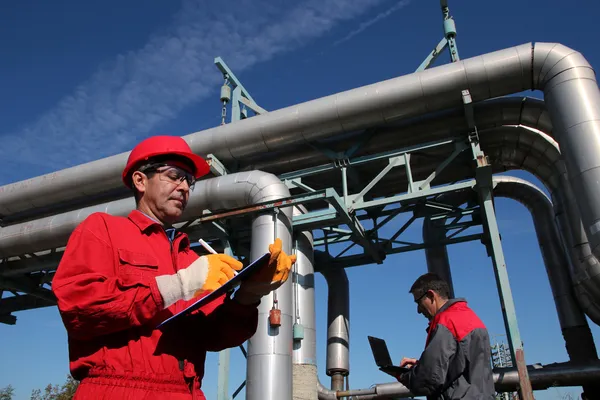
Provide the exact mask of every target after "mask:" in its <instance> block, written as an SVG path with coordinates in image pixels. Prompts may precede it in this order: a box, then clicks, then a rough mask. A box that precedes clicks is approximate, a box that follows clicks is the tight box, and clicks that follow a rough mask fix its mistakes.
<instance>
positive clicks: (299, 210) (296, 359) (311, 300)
mask: <svg viewBox="0 0 600 400" xmlns="http://www.w3.org/2000/svg"><path fill="white" fill-rule="evenodd" d="M304 213H306V208H305V207H303V206H297V207H294V215H299V214H304ZM293 240H294V249H295V254H296V256H297V257H298V259H297V261H296V264H295V265H294V272H293V274H292V277H291V278H292V285H293V293H294V303H293V304H294V323H297V324H299V325H300V326H301V327H302V328H303V333H304V335H303V337H302V338H301V339H300V338H296V339H294V342H293V353H292V362H293V365H292V370H293V399H294V400H317V387H318V375H317V329H316V317H315V269H314V252H313V236H312V233H311V232H309V231H303V232H294V239H293Z"/></svg>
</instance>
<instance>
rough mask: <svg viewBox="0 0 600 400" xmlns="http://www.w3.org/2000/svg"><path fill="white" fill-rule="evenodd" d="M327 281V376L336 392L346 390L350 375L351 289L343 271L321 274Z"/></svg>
mask: <svg viewBox="0 0 600 400" xmlns="http://www.w3.org/2000/svg"><path fill="white" fill-rule="evenodd" d="M321 273H322V274H323V276H324V277H325V280H326V281H327V286H328V288H329V292H328V294H327V358H326V360H327V361H326V363H327V364H326V372H327V375H328V376H331V387H332V389H334V390H342V389H343V388H344V377H345V376H347V375H348V374H349V373H350V289H349V283H348V276H347V275H346V271H345V270H344V269H342V268H335V269H326V268H324V269H323V270H322V272H321Z"/></svg>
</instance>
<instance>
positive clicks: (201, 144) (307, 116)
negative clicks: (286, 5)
mask: <svg viewBox="0 0 600 400" xmlns="http://www.w3.org/2000/svg"><path fill="white" fill-rule="evenodd" d="M465 89H468V90H469V91H470V95H471V97H472V100H473V101H474V102H478V101H481V100H485V99H489V98H493V97H499V96H503V95H507V94H511V93H517V92H521V91H523V90H526V89H541V90H543V91H544V94H545V98H546V101H547V103H548V109H549V110H550V117H551V119H552V122H553V125H554V127H555V129H556V131H557V138H558V141H559V142H560V143H561V145H562V146H563V147H564V155H565V159H566V160H567V164H568V165H569V178H570V179H571V180H572V182H573V187H574V188H575V189H576V191H575V198H576V201H577V204H578V205H579V208H580V209H581V214H582V221H583V225H584V229H585V232H586V233H587V235H588V237H589V238H590V242H591V243H592V249H593V250H594V253H595V254H596V255H597V254H598V253H600V247H599V246H600V206H599V205H598V204H600V203H599V202H598V200H599V198H597V197H600V193H598V191H597V190H596V188H595V186H594V184H593V183H594V182H596V181H597V180H598V178H599V177H598V176H597V174H600V168H598V167H599V166H600V160H599V159H598V158H597V157H595V156H594V154H598V153H600V141H599V140H596V139H597V135H599V133H598V132H600V127H599V126H598V124H600V118H598V116H600V91H599V90H598V87H597V84H596V79H595V76H594V71H593V70H592V68H591V67H590V65H589V63H588V62H587V61H586V60H585V58H584V57H583V56H582V55H581V54H580V53H578V52H576V51H574V50H571V49H569V48H567V47H565V46H562V45H560V44H548V43H536V44H535V45H533V44H531V43H528V44H524V45H520V46H516V47H512V48H508V49H504V50H500V51H495V52H492V53H488V54H484V55H480V56H477V57H473V58H470V59H465V60H463V61H459V62H455V63H451V64H447V65H443V66H439V67H436V68H431V69H428V70H425V71H421V72H418V73H413V74H410V75H406V76H402V77H398V78H394V79H390V80H387V81H384V82H379V83H376V84H372V85H368V86H365V87H361V88H357V89H353V90H349V91H346V92H342V93H338V94H335V95H332V96H327V97H324V98H321V99H317V100H313V101H309V102H306V103H302V104H299V105H296V106H291V107H287V108H284V109H281V110H277V111H273V112H270V113H267V114H263V115H259V116H256V117H253V118H248V119H246V120H243V121H240V122H238V123H235V124H228V125H223V126H220V127H216V128H212V129H208V130H205V131H202V132H198V133H194V134H191V135H188V136H186V139H187V140H188V142H189V143H190V144H191V146H192V148H193V150H194V151H195V152H197V153H199V154H202V155H206V154H207V153H213V154H216V155H217V156H218V157H219V159H221V160H224V161H228V160H233V159H235V160H242V159H243V158H244V157H248V156H249V155H254V154H260V153H266V152H271V151H276V150H281V149H285V148H294V147H298V146H299V145H302V144H307V143H310V142H312V141H314V140H316V139H320V138H325V137H332V136H335V135H337V134H340V133H344V132H352V131H356V130H359V129H365V128H370V127H374V126H385V125H387V124H389V123H390V122H392V121H398V120H401V119H407V118H411V117H415V116H418V115H423V114H426V113H430V112H435V111H440V110H443V109H447V108H450V107H458V106H461V105H462V98H461V96H459V95H458V94H459V93H460V92H461V90H465ZM423 139H424V140H426V139H427V138H423ZM127 154H128V153H122V154H119V155H116V156H113V157H108V158H105V159H102V160H98V161H94V162H91V163H87V164H82V165H79V166H76V167H72V168H69V169H65V170H62V171H58V172H56V173H53V174H47V175H44V176H40V177H35V178H32V179H29V180H26V181H23V182H17V183H14V184H10V185H5V186H3V187H0V193H1V195H0V215H2V216H10V215H11V214H15V213H22V212H27V211H31V210H35V209H39V208H43V207H48V206H52V205H56V204H58V203H60V202H65V201H76V200H77V199H86V198H87V199H91V198H93V197H94V196H98V195H99V194H100V193H104V192H108V191H110V190H113V189H115V188H118V187H120V182H119V172H120V170H121V168H122V166H123V165H124V163H125V159H126V157H127Z"/></svg>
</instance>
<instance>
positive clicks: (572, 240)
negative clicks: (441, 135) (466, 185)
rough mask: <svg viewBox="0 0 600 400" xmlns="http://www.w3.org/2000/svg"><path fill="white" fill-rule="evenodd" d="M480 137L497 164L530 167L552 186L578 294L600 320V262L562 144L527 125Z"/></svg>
mask: <svg viewBox="0 0 600 400" xmlns="http://www.w3.org/2000/svg"><path fill="white" fill-rule="evenodd" d="M480 137H481V138H482V148H484V149H485V151H486V154H488V156H489V157H490V159H491V161H492V163H493V164H494V165H495V164H498V165H503V166H505V167H507V169H511V168H519V169H523V170H525V171H529V172H531V173H532V174H534V175H535V176H537V177H538V178H539V179H540V180H541V181H542V182H543V183H544V185H545V186H546V187H547V188H548V189H549V191H550V193H551V195H552V203H553V206H554V214H555V221H556V223H557V225H558V227H559V230H560V234H561V237H562V239H563V243H564V245H565V247H566V250H567V252H566V253H567V256H568V257H567V259H568V263H567V265H569V266H570V272H571V278H572V281H573V286H574V289H575V294H576V297H577V299H578V301H579V303H580V305H581V307H582V308H583V309H584V311H585V313H586V314H587V315H588V316H589V317H590V318H591V319H592V320H593V321H594V322H595V323H597V324H600V304H599V302H600V291H599V289H598V286H599V285H600V263H598V261H597V259H596V257H595V256H594V255H593V254H591V248H590V246H589V243H588V240H587V236H586V234H585V232H584V229H583V227H582V223H581V217H580V214H579V210H578V208H577V204H576V201H575V198H574V196H573V191H572V189H571V184H570V182H569V180H568V177H567V174H566V169H565V166H564V161H563V160H562V159H561V154H560V151H559V149H558V144H557V143H556V142H555V141H554V140H553V139H552V138H550V137H549V136H547V135H545V134H543V133H542V132H534V131H531V130H529V129H527V128H524V127H502V128H496V129H492V130H488V131H483V132H481V136H480Z"/></svg>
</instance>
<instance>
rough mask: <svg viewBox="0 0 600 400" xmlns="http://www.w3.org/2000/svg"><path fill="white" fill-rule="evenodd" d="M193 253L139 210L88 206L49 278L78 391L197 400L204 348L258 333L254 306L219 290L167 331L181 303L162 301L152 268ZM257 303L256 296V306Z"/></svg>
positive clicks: (169, 270)
mask: <svg viewBox="0 0 600 400" xmlns="http://www.w3.org/2000/svg"><path fill="white" fill-rule="evenodd" d="M197 258H198V255H197V254H196V253H195V252H194V251H192V250H191V249H190V246H189V239H188V237H187V235H185V234H183V233H177V235H176V236H175V239H174V240H173V242H172V244H171V242H170V241H169V239H168V237H167V235H166V233H165V231H164V229H163V228H162V227H161V226H160V225H159V224H158V223H156V222H154V221H152V220H151V219H150V218H148V217H147V216H146V215H144V214H142V213H141V212H139V211H132V212H131V213H130V214H129V216H128V218H123V217H114V216H111V215H108V214H105V213H94V214H92V215H90V216H89V217H88V218H87V219H86V220H85V221H83V222H82V223H81V224H80V225H79V226H78V227H77V228H76V229H75V230H74V231H73V233H72V235H71V237H70V238H69V242H68V244H67V247H66V249H65V252H64V255H63V257H62V260H61V262H60V265H59V266H58V270H57V272H56V275H55V276H54V279H53V282H52V290H53V292H54V294H55V295H56V297H57V299H58V309H59V311H60V315H61V317H62V320H63V322H64V324H65V327H66V329H67V333H68V340H69V359H70V369H71V374H72V375H73V377H74V378H75V379H78V380H81V383H80V386H79V389H78V391H77V393H76V395H75V398H76V399H142V398H143V399H177V400H179V399H181V400H183V399H186V400H187V399H192V398H193V399H204V398H205V397H204V394H203V393H202V391H201V389H200V387H201V382H202V377H203V375H204V361H205V357H206V352H207V351H220V350H222V349H225V348H229V347H235V346H238V345H241V344H242V343H244V342H245V341H246V340H247V339H248V338H250V337H251V336H252V335H253V334H254V332H255V331H256V327H257V321H258V310H257V308H256V306H244V305H241V304H238V303H237V302H235V301H234V300H231V299H230V298H229V297H226V296H223V297H222V298H220V299H218V300H215V301H214V302H213V303H211V304H209V305H208V306H206V307H204V308H202V309H201V310H199V311H198V312H196V313H194V314H193V315H191V316H189V317H187V318H185V319H183V320H181V322H176V321H173V322H174V324H173V325H172V326H169V325H170V324H168V325H166V327H165V328H164V329H161V330H158V329H155V327H156V325H157V324H158V323H159V322H161V321H163V320H165V319H166V318H168V317H169V316H171V315H173V314H174V313H176V312H178V311H180V310H182V309H183V308H185V307H186V306H188V305H189V304H191V302H192V301H193V300H190V301H189V302H185V301H179V302H177V303H175V304H173V305H172V306H171V307H169V308H168V309H164V308H163V300H162V297H161V295H160V292H159V291H158V288H157V285H156V280H155V279H154V278H155V277H156V276H158V275H165V274H174V273H175V272H176V271H177V270H179V269H182V268H186V267H187V266H188V265H190V264H191V263H192V262H193V261H194V260H196V259H197ZM257 305H258V304H257Z"/></svg>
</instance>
